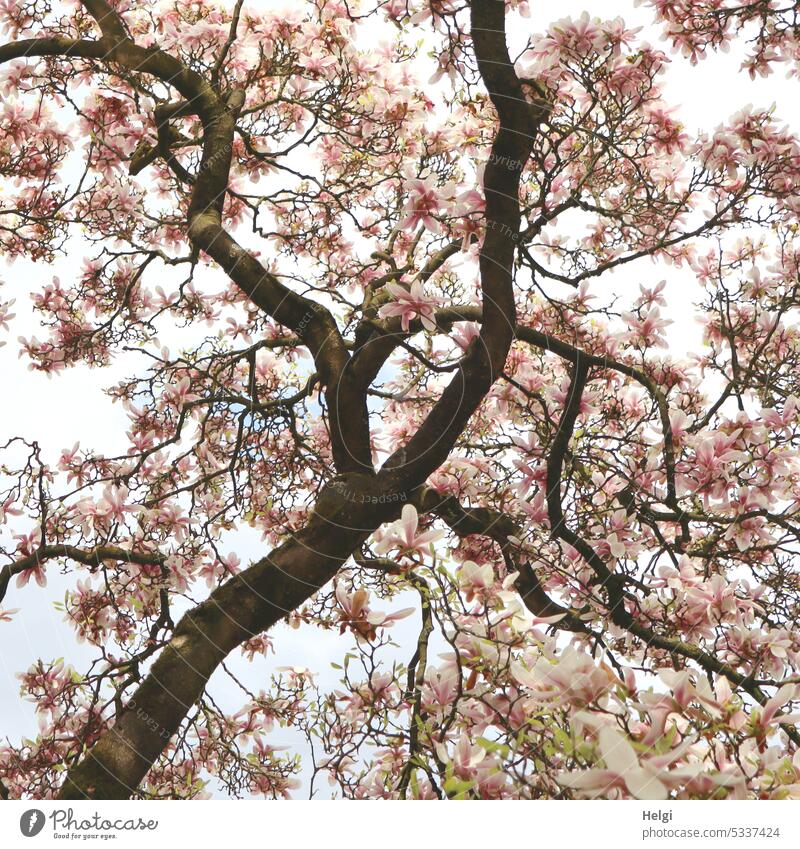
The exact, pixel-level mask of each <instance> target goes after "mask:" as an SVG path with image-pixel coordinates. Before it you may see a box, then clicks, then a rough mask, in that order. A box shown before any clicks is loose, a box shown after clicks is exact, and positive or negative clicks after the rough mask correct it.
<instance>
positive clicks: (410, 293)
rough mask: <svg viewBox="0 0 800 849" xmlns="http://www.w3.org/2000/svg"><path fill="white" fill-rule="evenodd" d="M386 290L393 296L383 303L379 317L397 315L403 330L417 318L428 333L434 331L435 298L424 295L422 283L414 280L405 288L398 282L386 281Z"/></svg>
mask: <svg viewBox="0 0 800 849" xmlns="http://www.w3.org/2000/svg"><path fill="white" fill-rule="evenodd" d="M386 290H387V291H388V292H389V294H390V295H391V296H392V297H393V298H394V300H393V301H390V302H389V303H388V304H384V305H383V306H382V307H381V308H380V310H379V311H378V315H379V316H380V317H381V318H393V317H395V316H399V318H400V325H401V327H402V328H403V330H408V326H409V323H410V322H411V321H413V320H414V319H417V318H418V319H419V320H420V321H421V322H422V326H423V327H424V328H425V330H427V331H428V332H429V333H435V332H436V303H437V302H436V299H435V298H429V297H428V296H426V294H425V292H424V291H423V288H422V283H420V281H419V280H415V281H414V282H413V283H412V284H411V286H410V287H409V288H408V289H406V288H405V287H403V286H401V285H399V284H398V283H387V284H386Z"/></svg>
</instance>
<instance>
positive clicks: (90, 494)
mask: <svg viewBox="0 0 800 849" xmlns="http://www.w3.org/2000/svg"><path fill="white" fill-rule="evenodd" d="M652 6H653V10H652V15H653V16H654V18H656V19H658V21H659V24H658V25H659V26H660V27H662V31H663V32H664V33H665V34H666V36H667V38H668V39H669V40H671V41H672V42H673V43H674V46H676V47H677V48H678V52H681V51H682V52H683V53H684V54H686V55H687V56H688V57H689V60H690V61H692V62H695V61H697V60H699V59H700V58H702V57H703V56H704V55H705V54H706V53H708V52H710V51H713V50H715V49H717V48H724V47H726V46H727V45H728V43H729V41H731V40H738V44H739V49H740V50H741V51H742V52H743V55H745V56H746V58H745V65H744V72H747V71H749V72H750V73H751V74H754V75H755V74H761V75H763V74H768V73H770V72H771V71H772V70H774V69H777V70H780V71H782V72H785V71H786V70H789V72H790V73H792V74H794V73H796V72H797V70H798V64H799V63H800V30H799V29H798V11H797V7H796V4H791V3H788V2H787V3H786V4H781V3H780V2H771V0H758V2H752V3H744V4H742V3H735V2H733V0H676V2H664V0H652ZM553 11H554V13H556V14H557V4H553ZM556 14H554V15H553V17H556ZM527 15H528V9H527V7H526V4H525V3H524V2H521V0H509V2H505V3H503V2H499V0H435V2H434V0H431V2H427V0H409V2H406V0H383V2H380V0H361V2H357V0H353V2H346V0H310V1H309V2H292V3H284V4H282V5H278V4H275V3H263V2H262V3H251V4H246V3H243V2H242V0H238V2H236V3H235V4H234V3H232V2H231V3H216V2H211V0H175V2H172V0H169V2H153V1H152V0H142V2H129V0H110V2H106V0H83V2H75V0H65V2H60V3H55V2H49V0H29V2H17V0H3V2H2V3H0V18H1V23H2V27H3V29H4V31H5V39H4V40H5V43H4V44H3V46H1V47H0V64H1V67H2V78H1V79H2V92H3V98H4V103H3V107H2V110H3V112H2V130H1V131H0V170H1V171H2V173H3V175H4V176H5V178H6V179H5V185H4V188H3V190H2V192H3V194H2V205H1V206H0V246H2V251H3V254H4V256H5V258H6V259H7V260H8V261H9V262H10V261H11V260H13V259H15V258H17V257H23V258H27V259H28V260H33V261H38V262H39V263H41V266H40V267H42V272H43V275H44V273H46V266H47V265H48V264H50V263H52V262H53V261H55V260H56V259H57V257H58V256H59V255H60V254H63V253H65V252H68V254H69V256H70V257H71V258H73V257H74V259H75V261H74V262H73V263H71V265H70V273H69V279H60V280H59V279H57V278H56V279H52V282H46V283H43V284H34V286H33V291H32V292H31V293H30V294H31V297H32V299H33V309H34V311H35V313H36V316H37V318H38V321H39V323H40V326H41V328H42V330H41V331H40V333H39V335H40V337H42V338H24V339H22V340H21V342H20V345H21V353H22V355H23V356H24V357H26V358H27V360H28V361H29V363H30V365H31V367H32V368H34V369H39V370H41V371H43V372H46V373H47V374H49V375H53V376H54V379H57V378H58V373H59V372H62V371H64V370H67V369H69V368H72V367H74V366H78V365H82V366H83V367H85V366H86V365H88V366H91V367H95V368H102V367H103V366H106V365H107V364H109V363H110V362H111V361H112V360H114V359H115V358H119V357H128V358H129V360H130V358H133V360H132V362H133V365H132V367H131V370H132V372H133V374H132V376H130V377H129V378H128V379H125V380H123V381H121V382H119V383H117V384H116V385H111V386H108V388H107V392H108V393H109V395H110V396H111V398H113V399H114V401H115V402H117V403H118V404H119V405H121V407H122V408H124V410H125V412H126V414H127V417H128V419H129V429H128V431H127V433H125V434H120V435H119V443H120V446H121V448H120V451H119V453H117V454H116V455H114V454H113V453H109V454H108V456H106V455H105V454H101V453H99V452H98V451H97V450H93V448H92V446H90V445H76V446H74V447H72V448H67V449H65V450H63V451H62V452H61V453H60V456H59V454H58V452H57V451H56V452H55V453H50V451H49V449H48V447H47V446H45V445H43V444H42V441H41V439H39V441H37V434H34V433H27V434H25V435H20V436H14V437H12V438H6V437H4V438H3V444H2V467H0V472H1V473H2V481H1V482H0V504H2V508H1V509H0V518H2V521H3V523H4V524H3V537H2V544H3V548H2V558H3V565H2V572H0V599H2V603H3V610H2V611H0V619H2V620H8V621H12V622H13V620H14V617H15V616H16V615H18V608H21V607H28V606H33V605H36V604H37V595H38V596H39V597H40V598H41V597H42V594H43V591H42V590H41V589H40V587H42V586H43V585H45V584H46V582H47V581H48V579H50V580H51V581H53V580H54V578H55V576H56V575H59V576H61V575H65V576H66V577H65V578H61V577H59V580H66V581H68V582H69V589H68V590H67V592H66V595H65V597H64V602H63V606H62V612H63V616H64V617H65V619H66V621H67V623H68V625H69V626H70V627H71V628H72V629H73V630H74V634H75V637H76V639H77V640H78V641H80V642H83V643H86V644H87V645H88V646H89V647H90V648H91V650H92V652H93V656H94V661H93V662H91V663H89V664H88V665H84V666H80V664H78V665H77V666H72V665H69V664H68V662H66V661H62V660H58V661H56V660H53V659H40V660H37V661H36V662H35V663H33V664H32V665H30V666H29V668H27V669H25V670H23V671H21V672H20V675H19V678H20V681H21V696H22V697H23V698H25V699H28V700H30V701H31V702H32V704H33V706H34V708H35V711H36V713H37V715H38V718H39V730H38V735H37V736H36V738H35V739H21V740H12V739H5V740H4V741H3V742H2V744H0V779H1V780H2V785H1V786H2V793H3V795H4V796H6V797H12V798H15V797H20V796H26V795H27V796H34V797H42V798H48V797H59V798H62V799H72V798H84V797H89V798H109V797H111V798H119V797H130V796H136V797H144V798H153V797H180V798H190V797H198V796H203V795H207V794H208V793H209V788H210V787H214V788H217V789H218V791H219V792H223V793H228V794H231V795H251V794H261V795H265V796H268V797H275V796H287V795H290V794H291V792H292V791H293V790H296V789H297V788H298V787H299V786H300V781H299V780H298V776H301V775H305V776H306V777H307V776H308V775H312V776H313V777H314V778H316V777H317V776H318V775H319V776H320V777H321V778H322V779H327V780H328V781H329V782H330V785H331V788H332V789H331V792H332V793H333V794H334V795H340V796H345V797H355V798H366V797H382V798H440V799H441V798H447V797H451V798H452V797H461V798H465V797H466V798H552V797H557V798H580V797H596V796H601V797H607V798H630V797H634V798H639V799H666V798H745V797H748V798H784V797H792V796H800V753H798V749H797V744H798V742H800V736H798V732H797V731H796V730H795V727H794V724H793V723H795V722H796V721H797V718H798V717H797V715H795V714H793V713H792V709H793V704H795V705H796V704H797V703H798V702H800V685H798V683H797V682H798V681H799V680H800V678H798V675H797V672H798V664H799V663H800V633H798V632H797V631H795V630H793V628H794V625H795V622H796V618H797V614H798V609H800V608H799V605H800V584H799V583H798V572H797V567H796V562H797V561H796V557H797V556H798V554H800V455H799V454H798V448H799V447H800V402H798V400H797V398H798V396H799V395H800V387H798V373H800V372H799V371H798V366H799V365H800V333H799V332H798V324H797V314H798V307H800V288H799V287H800V276H799V274H800V241H798V237H797V229H798V220H799V219H800V146H799V145H798V142H797V141H796V139H795V138H794V137H793V136H792V135H791V133H790V132H789V131H788V130H787V129H786V128H785V127H784V126H783V125H782V124H781V123H780V121H779V119H778V118H777V116H776V115H775V114H773V111H772V110H770V109H758V108H746V109H744V110H742V111H740V112H738V113H737V114H735V115H734V116H732V117H731V118H730V120H729V121H727V122H726V123H725V124H723V125H720V126H719V127H717V128H716V129H714V130H713V131H712V130H711V129H710V128H709V131H708V132H707V133H706V134H703V135H700V136H699V137H692V136H690V134H689V133H688V132H687V130H686V129H684V128H683V127H682V126H681V124H680V123H679V121H678V119H677V115H676V113H675V112H674V111H673V109H672V108H671V107H670V106H669V104H667V103H665V102H664V100H663V99H662V91H661V85H662V73H663V71H664V70H665V67H666V65H667V62H668V58H667V56H666V55H665V53H664V52H662V51H661V50H660V49H657V48H655V47H653V46H651V45H649V44H647V43H645V42H643V41H642V40H641V38H640V34H638V33H637V32H636V31H635V30H631V29H629V28H627V27H626V25H625V24H624V23H623V21H622V20H620V19H615V20H611V21H601V20H595V19H591V18H590V17H589V16H588V15H584V16H583V17H581V18H579V19H577V20H566V19H565V20H560V21H558V22H557V23H554V24H553V25H552V26H551V27H550V28H549V29H548V30H547V31H546V32H544V33H537V32H535V31H534V28H533V27H532V26H531V24H530V22H529V21H527V20H526V18H527ZM674 61H678V62H682V61H686V60H685V59H682V58H677V59H675V60H674ZM78 257H80V261H77V260H78ZM629 264H631V265H629ZM664 264H668V265H671V266H673V267H675V268H677V269H678V271H677V272H676V271H671V272H670V274H671V275H675V274H677V275H678V278H679V279H680V280H682V281H683V283H682V289H681V291H680V293H678V292H676V293H674V295H675V297H676V298H677V299H678V300H680V301H681V302H682V309H683V315H684V316H685V318H686V320H690V319H691V318H697V319H699V320H700V322H701V323H702V325H703V331H702V332H703V338H702V341H699V342H698V344H697V346H696V348H697V350H696V351H694V352H687V351H686V350H684V349H681V348H680V347H676V344H677V342H680V338H681V337H680V334H677V335H676V336H675V339H677V342H676V343H675V344H672V345H670V344H669V343H668V340H670V336H669V333H670V331H668V330H667V329H666V328H667V325H668V324H669V323H670V322H669V321H667V320H666V318H665V317H664V315H665V314H667V313H668V309H667V308H668V304H667V302H666V300H665V296H666V289H665V287H664V284H663V283H662V282H661V279H660V276H659V274H660V273H663V265H664ZM626 265H629V268H635V270H636V274H637V276H636V279H635V280H634V278H633V275H632V274H625V275H623V274H622V273H621V269H622V268H623V266H626ZM659 266H662V268H661V269H660V268H659ZM7 276H10V277H12V278H13V277H14V267H13V266H10V268H9V270H8V273H7ZM65 276H66V275H64V274H61V277H62V278H64V277H65ZM5 294H10V293H9V292H8V287H7V288H6V292H5ZM692 304H693V306H692ZM670 306H671V305H670ZM662 309H664V310H665V313H664V314H662V312H661V310H662ZM2 310H3V312H2V313H0V316H2V317H3V318H8V316H9V310H10V305H9V303H5V304H4V306H3V307H2ZM176 339H183V340H187V339H188V340H189V341H184V342H180V344H179V345H178V348H179V349H176V347H175V346H176V341H175V340H176ZM168 345H171V346H172V348H173V350H170V347H168ZM125 352H127V353H125ZM136 364H138V368H137V367H136ZM7 415H8V414H7ZM248 527H249V528H252V529H255V531H256V532H257V535H258V534H260V537H261V539H262V543H261V545H262V553H261V555H260V559H256V560H254V562H247V558H246V557H242V556H240V554H239V553H237V551H238V552H240V553H241V547H242V545H243V544H244V543H243V542H242V541H243V539H244V538H245V537H246V536H247V534H248V533H250V534H251V536H252V532H250V531H246V528H248ZM247 538H248V539H250V537H247ZM248 545H250V543H248ZM401 619H404V621H403V623H402V624H401V625H398V624H397V623H398V621H399V620H401ZM280 622H288V624H289V625H291V626H292V627H294V628H296V629H300V630H299V631H292V630H291V628H286V627H282V628H279V629H277V631H276V632H275V633H273V634H270V629H271V628H272V627H273V626H275V625H276V624H277V623H280ZM7 627H8V626H7V625H3V624H0V634H2V629H3V628H7ZM308 633H312V634H313V638H314V639H315V640H318V641H325V640H328V641H334V642H335V641H341V640H345V641H346V645H347V646H348V649H347V650H345V651H343V656H342V659H341V662H340V663H339V664H338V667H339V671H338V672H337V673H336V675H337V678H340V679H341V681H340V683H339V684H338V685H334V687H333V689H332V688H331V687H329V686H328V685H326V684H324V683H323V682H322V677H321V676H320V675H315V672H317V673H318V672H319V670H309V669H306V668H302V667H291V666H290V667H284V668H281V667H279V666H277V665H276V664H278V663H280V662H281V658H291V643H292V635H293V634H295V635H296V636H297V637H299V636H300V635H301V634H308ZM401 634H402V635H405V636H403V637H402V639H401V637H400V636H399V635H401ZM342 635H343V636H342ZM409 635H411V638H409ZM273 643H274V645H273ZM85 648H86V647H85V646H84V649H85ZM56 651H57V650H56V649H55V647H54V651H53V657H54V656H55V654H56ZM272 652H275V656H274V657H273V656H269V657H268V655H271V653H272ZM230 655H233V656H234V657H235V659H236V661H237V663H239V662H244V660H249V661H250V662H251V664H252V666H248V667H247V668H248V669H252V672H253V674H252V675H250V676H247V677H246V680H245V679H244V678H243V677H242V676H241V675H236V674H234V672H233V671H232V670H231V669H230V666H231V663H230V661H231V658H229V656H230ZM226 658H227V659H228V663H227V665H226ZM67 660H68V658H67ZM237 668H238V667H237ZM212 675H214V681H218V680H220V676H221V679H222V680H223V681H224V680H228V681H230V682H231V683H230V689H231V690H233V691H235V692H238V693H240V694H241V695H240V698H239V699H238V703H237V704H238V709H232V710H231V709H228V708H227V707H226V708H225V709H223V707H221V706H220V704H219V700H218V699H217V698H216V697H215V691H214V687H213V686H212V684H213V682H212V684H209V681H210V679H211V677H212ZM228 675H229V676H230V677H227V676H228ZM253 681H255V682H256V683H255V684H253ZM289 727H291V729H293V733H295V734H296V736H297V739H298V740H299V741H300V743H301V744H302V745H300V746H299V748H298V750H297V751H292V750H288V751H287V750H283V749H281V748H280V747H278V746H276V745H275V735H276V734H278V733H279V732H280V729H281V728H289ZM300 751H302V752H306V753H308V758H307V762H305V763H301V760H300V758H299V756H298V752H300ZM312 783H313V782H312ZM306 784H307V782H306ZM322 786H323V787H324V786H325V782H324V780H323V782H322ZM306 789H307V787H306ZM326 792H327V791H326Z"/></svg>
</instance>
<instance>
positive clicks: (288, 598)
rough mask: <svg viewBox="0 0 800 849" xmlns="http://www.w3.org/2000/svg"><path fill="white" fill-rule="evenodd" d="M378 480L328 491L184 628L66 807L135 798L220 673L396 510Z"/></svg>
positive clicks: (68, 793)
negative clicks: (298, 526)
mask: <svg viewBox="0 0 800 849" xmlns="http://www.w3.org/2000/svg"><path fill="white" fill-rule="evenodd" d="M373 486H374V478H373V477H371V476H367V475H347V476H344V477H342V478H340V479H338V480H337V482H335V483H334V484H333V485H331V486H330V487H328V488H327V489H326V490H324V492H323V494H322V495H321V497H320V499H319V501H318V502H317V505H316V507H315V511H314V514H313V516H312V518H311V520H310V521H309V523H308V525H306V527H305V528H303V529H302V530H301V531H299V532H298V533H296V534H294V535H293V536H292V537H291V538H290V539H289V540H287V541H286V542H285V543H283V545H281V546H279V547H278V548H276V549H275V550H274V551H272V552H271V553H270V554H269V555H267V557H265V558H263V559H262V560H260V561H259V562H258V563H256V564H255V565H253V566H251V567H250V568H249V569H246V570H244V571H243V572H241V573H240V574H239V575H237V576H236V577H235V578H233V579H232V580H230V581H228V582H227V583H226V584H223V585H222V586H221V587H219V588H218V589H217V590H215V591H214V592H213V593H212V594H211V595H210V596H209V598H208V600H207V601H205V602H203V603H202V604H200V605H198V606H197V607H195V608H194V609H193V610H191V611H190V612H189V613H187V614H186V615H185V616H184V617H183V619H181V621H180V622H179V623H178V625H177V626H176V628H175V632H174V634H173V636H172V639H171V640H170V642H169V644H168V645H167V646H166V647H165V648H164V649H163V651H162V652H161V654H160V655H159V657H158V659H157V660H156V662H155V663H154V665H153V667H152V669H151V671H150V673H149V674H148V675H147V677H146V678H145V680H144V681H143V682H142V684H141V685H140V686H139V688H138V689H137V690H136V692H135V693H134V694H133V697H132V698H131V699H130V700H129V702H128V704H127V705H126V707H125V709H124V711H123V713H122V715H121V716H120V717H119V718H118V719H117V721H116V723H115V724H114V725H113V726H112V727H111V728H110V729H108V730H107V731H106V732H105V733H104V734H103V735H102V736H101V738H100V740H99V741H98V742H97V743H96V745H95V746H94V747H93V748H92V749H91V750H90V751H89V753H88V754H87V755H86V756H85V757H84V758H83V760H82V761H81V762H80V763H79V764H78V765H77V766H75V767H74V768H73V769H71V770H70V772H69V774H68V776H67V780H66V782H65V784H64V787H63V788H62V790H61V793H60V798H62V799H83V798H92V799H101V798H104V799H118V798H127V797H129V796H130V795H131V794H132V793H134V792H135V790H136V788H137V787H138V785H139V783H140V782H141V781H142V779H143V778H144V776H145V775H146V774H147V771H148V770H149V769H150V767H151V766H152V765H153V763H154V762H155V760H156V759H157V758H158V756H159V755H160V753H161V751H162V750H163V749H164V747H165V746H166V745H167V743H168V742H169V740H170V738H171V737H172V735H173V734H175V732H176V731H177V730H178V728H179V726H180V724H181V722H182V720H183V719H184V717H185V716H186V714H187V712H188V711H189V709H190V708H191V706H192V705H193V704H194V703H195V702H196V701H197V699H198V698H199V697H200V695H201V694H202V692H203V689H204V688H205V686H206V683H207V682H208V679H209V678H210V677H211V675H212V673H213V672H214V670H215V669H216V668H217V667H218V666H219V664H220V663H221V662H222V661H223V660H224V658H225V657H226V655H227V654H228V653H229V652H231V651H232V650H233V649H234V648H236V647H237V646H238V645H240V644H241V643H242V642H244V641H245V640H247V639H249V638H250V637H252V636H254V635H256V634H259V633H261V632H263V631H265V630H266V629H268V628H270V627H272V626H273V625H274V624H275V623H276V622H278V621H279V620H280V619H282V618H283V617H284V616H286V615H287V614H288V613H290V612H291V611H292V610H294V609H296V608H297V607H299V606H300V605H301V604H302V603H303V602H304V601H306V600H307V599H308V598H309V597H310V596H311V595H313V594H314V593H315V592H316V591H317V590H318V589H319V588H320V587H322V586H324V585H325V584H326V583H327V582H328V581H330V580H331V579H332V578H333V576H334V575H335V574H336V572H337V571H338V570H339V568H340V567H341V565H342V564H343V563H344V561H345V560H346V559H347V558H348V557H349V556H350V555H351V554H352V553H353V552H354V551H356V550H357V549H358V547H359V546H360V545H361V544H362V543H363V541H364V540H365V539H366V537H367V536H368V535H369V534H370V533H371V532H372V531H374V530H375V528H376V527H378V525H379V524H380V523H381V522H384V521H386V520H387V519H390V518H392V517H393V516H394V515H395V514H396V512H397V507H396V505H395V506H382V505H378V506H376V504H375V503H374V499H371V498H369V497H365V496H369V495H377V494H378V493H377V491H376V490H375V489H374V488H371V487H373Z"/></svg>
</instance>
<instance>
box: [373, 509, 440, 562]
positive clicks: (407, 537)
mask: <svg viewBox="0 0 800 849" xmlns="http://www.w3.org/2000/svg"><path fill="white" fill-rule="evenodd" d="M443 536H444V531H437V530H430V531H423V532H422V533H420V532H419V515H418V514H417V508H416V507H414V505H413V504H406V505H405V506H404V507H403V510H402V513H401V518H400V519H399V520H398V521H396V522H394V523H392V524H391V525H389V527H388V528H386V530H384V531H383V532H382V534H381V539H380V541H379V542H378V544H377V545H376V546H375V550H376V551H377V552H378V554H385V553H386V552H388V551H391V550H392V549H395V548H397V549H400V551H401V552H402V553H403V554H405V555H414V554H426V553H427V551H428V549H429V547H430V545H431V543H432V542H435V541H436V540H437V539H441V538H442V537H443Z"/></svg>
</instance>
